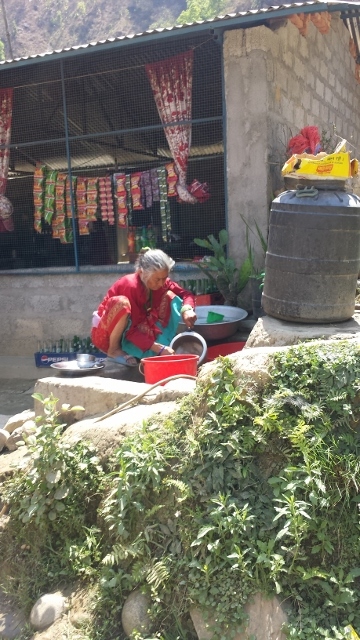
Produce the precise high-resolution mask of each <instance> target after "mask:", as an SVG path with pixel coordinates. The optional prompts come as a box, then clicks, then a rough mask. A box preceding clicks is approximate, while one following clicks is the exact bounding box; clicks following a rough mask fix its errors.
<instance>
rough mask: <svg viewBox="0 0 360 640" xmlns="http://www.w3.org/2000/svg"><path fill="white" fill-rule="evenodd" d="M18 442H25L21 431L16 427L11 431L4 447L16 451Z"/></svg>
mask: <svg viewBox="0 0 360 640" xmlns="http://www.w3.org/2000/svg"><path fill="white" fill-rule="evenodd" d="M20 444H21V445H23V444H25V443H24V438H23V436H22V433H21V432H19V431H18V430H17V429H16V430H15V431H13V432H12V434H11V436H9V437H8V440H7V443H6V448H7V449H8V450H9V451H16V449H17V448H18V447H19V445H20Z"/></svg>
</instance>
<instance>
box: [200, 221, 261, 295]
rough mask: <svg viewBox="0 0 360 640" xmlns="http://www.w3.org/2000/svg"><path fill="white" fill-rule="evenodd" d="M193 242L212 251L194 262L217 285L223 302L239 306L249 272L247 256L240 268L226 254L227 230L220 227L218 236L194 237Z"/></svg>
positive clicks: (248, 258) (249, 263)
mask: <svg viewBox="0 0 360 640" xmlns="http://www.w3.org/2000/svg"><path fill="white" fill-rule="evenodd" d="M194 242H195V244H197V245H198V246H199V247H203V248H204V249H208V250H209V251H211V252H212V253H213V255H212V256H206V257H205V259H204V261H202V262H196V265H197V267H198V268H199V269H200V270H201V271H202V272H203V273H204V274H206V275H207V276H208V278H210V279H211V280H212V281H213V282H214V283H215V284H216V286H217V288H218V290H219V291H220V293H221V294H222V296H223V298H224V304H225V305H229V306H231V307H237V306H240V294H241V292H242V291H243V289H244V288H245V286H246V285H247V283H248V281H249V277H250V274H251V268H252V267H251V261H250V257H249V256H248V257H247V258H246V260H245V261H244V262H243V264H242V265H241V267H240V268H238V267H237V266H236V265H235V262H234V260H233V259H232V258H228V257H227V255H226V245H227V243H228V232H227V231H226V229H222V230H221V231H220V232H219V238H218V239H216V238H215V236H214V235H213V234H210V235H208V236H207V239H205V240H202V239H201V238H194Z"/></svg>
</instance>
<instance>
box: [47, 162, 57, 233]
mask: <svg viewBox="0 0 360 640" xmlns="http://www.w3.org/2000/svg"><path fill="white" fill-rule="evenodd" d="M56 177H57V172H56V171H50V172H49V173H48V174H47V176H46V180H45V198H44V218H45V221H46V222H47V223H48V224H51V220H52V218H53V215H54V213H55V184H56Z"/></svg>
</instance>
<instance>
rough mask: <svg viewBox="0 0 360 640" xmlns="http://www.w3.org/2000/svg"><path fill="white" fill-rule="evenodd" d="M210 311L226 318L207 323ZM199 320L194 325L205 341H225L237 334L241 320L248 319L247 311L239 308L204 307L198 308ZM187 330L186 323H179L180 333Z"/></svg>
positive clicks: (222, 306)
mask: <svg viewBox="0 0 360 640" xmlns="http://www.w3.org/2000/svg"><path fill="white" fill-rule="evenodd" d="M209 311H213V312H214V313H220V314H221V315H223V316H224V319H223V320H222V321H221V322H213V323H207V316H208V313H209ZM196 315H197V320H196V322H195V325H194V330H195V331H196V332H197V333H199V334H200V335H201V336H202V337H203V338H205V340H209V341H211V340H223V339H224V338H229V337H230V336H233V335H234V333H236V331H237V329H238V327H239V323H240V322H241V320H244V318H246V316H247V315H248V314H247V311H245V310H244V309H240V308H239V307H228V306H224V305H220V304H219V305H216V304H215V305H204V306H203V307H196ZM185 330H186V325H185V323H184V322H179V326H178V331H179V332H183V331H185Z"/></svg>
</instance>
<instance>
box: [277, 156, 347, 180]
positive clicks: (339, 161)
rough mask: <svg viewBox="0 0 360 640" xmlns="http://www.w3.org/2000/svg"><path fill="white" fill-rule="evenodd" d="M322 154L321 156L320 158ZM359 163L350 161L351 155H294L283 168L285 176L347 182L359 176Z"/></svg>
mask: <svg viewBox="0 0 360 640" xmlns="http://www.w3.org/2000/svg"><path fill="white" fill-rule="evenodd" d="M320 155H322V154H319V156H320ZM357 170H358V162H357V160H356V159H355V158H354V159H353V160H350V153H349V152H348V151H346V152H339V153H332V154H330V155H323V157H318V156H310V155H309V154H306V153H301V154H294V155H293V156H291V158H290V159H289V160H288V161H287V162H285V164H284V166H283V168H282V171H281V173H282V175H283V176H297V177H300V178H310V177H311V179H313V180H314V179H315V180H316V179H318V180H320V179H321V180H324V179H326V178H331V179H334V178H338V179H340V180H347V179H348V178H351V177H353V176H354V175H356V174H357Z"/></svg>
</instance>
